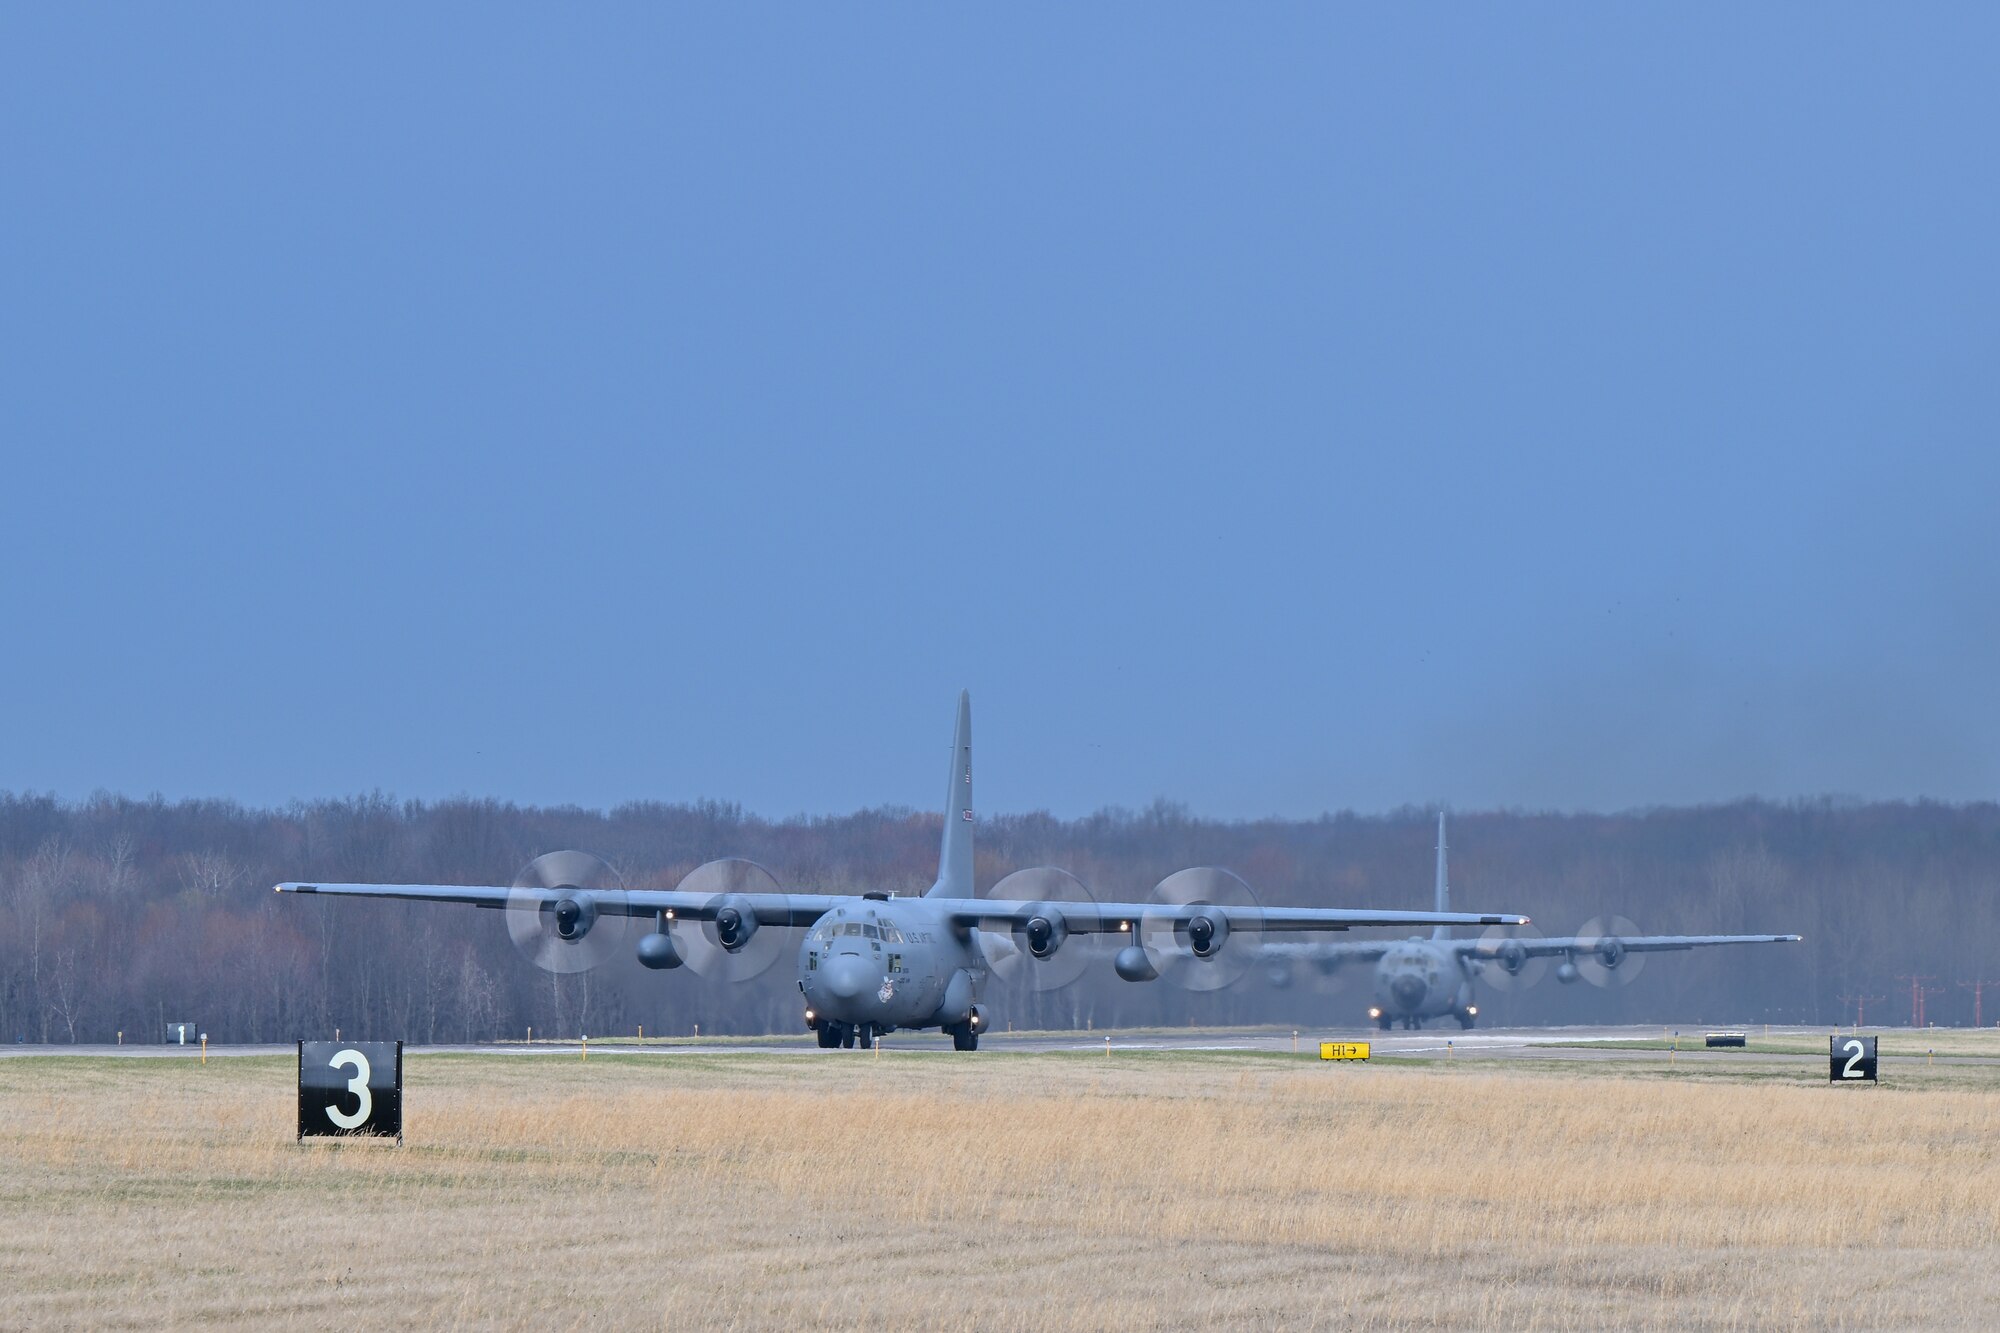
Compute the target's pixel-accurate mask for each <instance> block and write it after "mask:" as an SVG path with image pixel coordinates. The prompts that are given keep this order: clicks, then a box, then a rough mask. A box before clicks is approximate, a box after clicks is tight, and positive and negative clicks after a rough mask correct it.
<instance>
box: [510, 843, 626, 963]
mask: <svg viewBox="0 0 2000 1333" xmlns="http://www.w3.org/2000/svg"><path fill="white" fill-rule="evenodd" d="M512 887H513V891H512V892H510V893H509V894H508V895H507V934H508V935H509V936H510V937H511V938H512V939H513V941H514V947H515V948H517V949H519V950H520V951H521V956H522V957H524V958H526V959H527V960H528V961H529V962H531V963H533V964H534V965H535V966H536V967H539V968H541V969H542V970H543V971H546V972H587V971H589V970H590V969H591V968H593V967H596V966H597V965H598V964H599V963H602V962H604V961H606V960H607V959H609V958H610V957H611V955H613V954H614V953H617V952H618V950H619V948H620V946H622V945H623V944H624V943H625V941H626V940H627V939H628V938H630V935H631V919H630V918H629V917H627V916H626V915H625V914H624V910H625V885H624V882H623V881H622V880H620V879H619V878H618V872H617V871H615V870H613V869H612V868H611V867H610V865H608V864H607V863H606V862H605V861H604V859H603V858H602V857H597V856H592V855H591V854H590V853H589V852H549V853H546V854H545V855H542V856H538V857H536V858H535V859H534V860H532V861H530V862H528V864H527V865H525V866H523V867H522V868H521V873H520V874H518V875H516V876H514V883H513V886H512ZM550 890H553V891H554V892H553V893H551V892H549V891H550Z"/></svg>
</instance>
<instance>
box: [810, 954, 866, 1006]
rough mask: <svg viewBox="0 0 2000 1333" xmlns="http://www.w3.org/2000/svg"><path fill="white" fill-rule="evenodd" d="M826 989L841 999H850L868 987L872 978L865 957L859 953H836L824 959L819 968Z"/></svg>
mask: <svg viewBox="0 0 2000 1333" xmlns="http://www.w3.org/2000/svg"><path fill="white" fill-rule="evenodd" d="M821 970H822V972H823V974H824V975H823V981H824V984H825V986H826V988H827V990H829V991H831V992H832V993H833V994H835V995H837V996H839V997H840V998H841V999H843V1000H851V999H854V998H855V997H856V996H858V995H860V994H861V993H862V992H864V991H866V990H868V989H869V986H870V983H871V982H872V981H873V978H872V977H871V976H870V972H871V970H872V969H870V968H869V966H868V962H867V960H866V959H864V958H862V957H861V956H860V955H859V954H851V953H843V954H837V955H835V956H834V957H832V958H829V959H827V960H826V966H825V967H824V968H823V969H821Z"/></svg>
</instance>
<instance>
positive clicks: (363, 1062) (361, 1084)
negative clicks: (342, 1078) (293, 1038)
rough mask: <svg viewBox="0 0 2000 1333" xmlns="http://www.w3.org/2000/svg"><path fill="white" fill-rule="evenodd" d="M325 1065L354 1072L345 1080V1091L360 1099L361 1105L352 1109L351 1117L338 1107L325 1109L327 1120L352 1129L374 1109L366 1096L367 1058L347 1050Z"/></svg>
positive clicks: (371, 1101)
mask: <svg viewBox="0 0 2000 1333" xmlns="http://www.w3.org/2000/svg"><path fill="white" fill-rule="evenodd" d="M327 1063H328V1064H330V1065H331V1066H332V1067H333V1068H335V1069H338V1068H340V1067H341V1066H342V1065H347V1066H350V1067H351V1068H352V1069H353V1070H354V1077H353V1078H351V1079H349V1080H347V1090H348V1091H349V1092H351V1093H353V1094H354V1095H355V1096H356V1097H359V1098H360V1099H361V1105H359V1106H357V1107H355V1108H354V1114H353V1115H345V1114H343V1113H342V1112H341V1109H340V1108H339V1107H338V1106H329V1107H327V1108H326V1116H327V1119H329V1120H331V1121H333V1123H334V1124H336V1125H338V1126H340V1128H342V1129H353V1128H354V1127H355V1126H356V1125H359V1124H360V1123H361V1122H362V1121H364V1120H366V1119H367V1118H368V1113H369V1112H370V1111H373V1110H374V1109H375V1102H374V1099H373V1098H371V1097H370V1096H369V1095H368V1057H367V1056H365V1055H363V1054H362V1053H361V1052H359V1051H357V1050H354V1049H352V1048H349V1049H347V1050H344V1051H340V1052H338V1053H337V1054H335V1055H334V1057H333V1059H332V1060H330V1061H328V1062H327Z"/></svg>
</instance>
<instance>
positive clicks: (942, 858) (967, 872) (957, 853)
mask: <svg viewBox="0 0 2000 1333" xmlns="http://www.w3.org/2000/svg"><path fill="white" fill-rule="evenodd" d="M945 782H946V786H945V793H944V841H943V844H942V845H941V846H940V847H939V848H938V877H937V883H935V884H933V885H931V889H930V892H929V893H928V894H926V895H925V896H926V897H929V898H970V897H972V896H973V894H972V695H971V693H970V692H969V691H964V690H961V691H960V692H959V696H958V727H957V729H956V730H955V731H954V732H953V734H952V740H951V771H950V773H949V774H948V775H947V776H946V779H945Z"/></svg>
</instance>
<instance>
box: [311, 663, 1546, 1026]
mask: <svg viewBox="0 0 2000 1333" xmlns="http://www.w3.org/2000/svg"><path fill="white" fill-rule="evenodd" d="M947 782H948V784H949V785H948V786H947V788H946V791H945V807H944V815H945V819H944V840H943V846H942V848H941V849H940V851H939V854H938V876H937V882H936V883H935V884H933V885H932V886H931V888H930V890H929V891H928V892H927V893H925V894H924V895H923V896H922V897H920V898H906V897H898V896H896V895H893V894H889V893H862V894H816V893H785V892H778V891H776V889H777V883H776V881H775V880H773V879H771V878H770V875H769V872H767V871H765V870H763V868H762V867H760V866H757V865H755V864H754V863H752V862H749V861H740V860H728V861H712V862H709V863H708V864H707V865H705V866H702V867H699V868H698V869H696V870H695V871H693V872H692V873H691V874H689V875H688V877H687V878H686V879H684V880H682V881H681V884H680V887H679V888H676V889H672V890H652V889H638V890H632V891H629V892H628V891H627V890H625V889H624V888H623V887H622V885H621V884H620V883H619V882H618V878H617V875H616V873H615V872H613V871H612V870H611V868H610V867H609V866H607V865H605V864H604V863H603V862H602V861H599V860H598V859H597V858H595V857H592V856H588V855H586V854H583V853H578V852H553V853H550V854H548V855H545V856H541V857H538V858H536V860H535V861H534V862H533V863H531V864H530V865H529V867H528V868H527V870H525V871H524V872H523V873H522V875H521V877H520V878H519V879H518V880H517V881H516V882H515V883H514V884H513V885H511V886H505V887H501V886H476V885H475V886H468V885H457V884H329V883H325V882H310V883H308V882H299V881H290V882H287V883H283V884H280V885H278V886H277V889H278V892H279V893H297V894H317V895H320V896H322V897H326V896H335V897H350V898H389V899H402V900H408V901H414V902H429V903H458V904H466V905H470V906H474V907H487V908H498V909H502V910H504V911H505V912H506V914H507V925H508V932H509V933H510V934H511V935H512V936H513V937H514V940H515V943H516V944H517V945H519V946H520V947H521V949H522V951H523V952H524V953H526V954H527V955H528V956H529V958H530V959H531V960H532V961H534V962H535V963H536V964H537V965H539V966H541V967H544V968H547V969H549V970H551V971H558V972H568V971H580V970H583V969H584V968H587V967H593V966H596V965H597V964H599V963H602V962H604V961H607V960H608V958H609V957H610V956H611V954H612V953H613V952H615V950H616V946H617V944H618V943H619V942H620V940H621V934H620V932H621V930H622V928H624V927H625V926H626V925H627V924H628V923H629V922H632V921H635V920H636V921H642V922H649V923H651V929H650V930H649V931H647V932H646V933H644V934H642V935H641V936H640V938H639V940H638V946H637V947H638V955H639V961H640V962H641V963H643V964H644V965H645V966H647V967H649V968H654V969H669V968H677V967H680V966H682V965H683V964H688V965H690V966H691V970H693V971H695V972H698V973H701V974H703V975H705V976H721V977H724V978H732V979H743V978H744V977H746V976H749V975H754V974H755V973H756V972H757V971H761V970H762V968H763V967H764V966H767V965H768V964H769V963H770V962H771V961H772V960H773V959H775V957H776V956H777V953H778V952H779V951H781V950H782V948H783V938H784V937H783V936H782V935H781V934H779V933H778V932H779V930H782V929H783V928H787V927H793V928H796V927H804V928H806V934H805V938H804V940H803V941H802V942H801V943H800V946H799V951H798V983H799V991H800V994H801V995H802V996H803V997H804V1005H805V1021H806V1026H807V1027H808V1028H810V1029H812V1030H813V1031H815V1032H817V1033H818V1035H819V1044H820V1045H821V1046H823V1047H829V1048H830V1047H849V1048H852V1047H855V1046H857V1045H859V1046H862V1047H866V1046H869V1045H871V1044H873V1040H874V1038H875V1037H877V1036H879V1035H880V1034H882V1033H885V1032H894V1031H896V1030H898V1029H919V1028H938V1029H940V1030H942V1031H943V1032H945V1033H947V1034H949V1035H950V1036H951V1038H952V1045H953V1046H954V1047H955V1048H956V1049H958V1050H961V1051H971V1050H977V1049H978V1047H979V1035H980V1033H981V1032H982V1031H984V1030H985V1029H986V1027H987V1026H988V1022H989V1020H988V1018H987V1015H986V1012H985V1010H984V1009H983V1008H982V1007H981V1005H980V1002H979V1001H980V995H981V992H982V991H983V989H984V987H985V984H986V981H987V978H988V975H989V973H990V971H991V970H992V969H993V968H994V967H996V966H1008V965H1017V964H1019V963H1020V962H1022V961H1024V960H1023V955H1025V956H1026V958H1027V959H1032V960H1034V965H1035V966H1036V968H1037V969H1038V970H1047V972H1048V975H1049V976H1050V977H1053V978H1058V979H1073V978H1074V976H1075V971H1074V970H1072V969H1071V968H1069V967H1068V966H1067V962H1066V960H1067V959H1068V958H1069V956H1070V955H1072V954H1075V953H1076V952H1077V951H1078V945H1077V944H1071V945H1069V946H1068V953H1066V954H1065V955H1064V959H1065V961H1064V962H1058V957H1057V956H1058V953H1059V951H1062V950H1064V946H1065V942H1066V941H1068V940H1069V939H1070V937H1071V936H1073V935H1074V936H1080V937H1083V938H1084V939H1085V940H1088V939H1089V938H1090V937H1093V936H1096V935H1108V934H1112V933H1124V934H1126V935H1128V937H1129V940H1130V942H1129V943H1128V944H1127V945H1126V946H1125V947H1124V948H1123V949H1121V950H1119V951H1118V954H1117V957H1116V959H1115V966H1116V968H1117V970H1118V973H1119V975H1120V976H1123V977H1125V978H1127V979H1128V980H1134V981H1139V980H1150V979H1152V978H1154V977H1156V976H1159V975H1162V974H1163V973H1168V972H1174V973H1176V974H1182V973H1186V974H1191V975H1189V976H1188V981H1187V984H1189V985H1191V986H1193V987H1194V988H1197V989H1205V988H1208V984H1207V983H1211V982H1212V980H1213V978H1215V977H1217V976H1228V975H1230V974H1229V973H1228V972H1227V971H1226V970H1219V969H1218V965H1217V958H1218V955H1219V954H1220V953H1221V951H1222V949H1223V945H1224V943H1225V942H1226V941H1227V940H1228V939H1229V938H1230V936H1231V935H1238V936H1243V937H1245V940H1246V941H1247V947H1245V946H1242V945H1239V948H1238V949H1237V950H1236V951H1235V952H1236V953H1238V954H1240V955H1242V956H1243V957H1244V966H1247V965H1248V959H1249V957H1250V956H1252V955H1254V953H1255V946H1256V943H1257V941H1258V940H1259V939H1261V937H1262V936H1263V934H1264V933H1266V932H1270V931H1321V930H1346V929H1348V928H1349V927H1352V926H1404V925H1433V924H1436V925H1439V926H1440V927H1442V926H1446V925H1453V924H1457V925H1502V924H1526V922H1527V918H1526V917H1522V916H1505V915H1493V914H1478V913H1463V912H1447V911H1442V910H1440V911H1436V912H1386V911H1375V910H1372V909H1354V910H1348V909H1342V908H1323V907H1321V908H1315V907H1269V908H1267V907H1263V906H1261V905H1260V904H1258V903H1256V902H1255V900H1254V898H1253V897H1251V896H1250V895H1249V894H1248V891H1247V887H1246V886H1244V885H1243V884H1242V881H1240V880H1237V879H1236V878H1235V877H1234V876H1231V875H1229V874H1228V873H1227V872H1225V871H1214V870H1206V869H1205V870H1199V871H1182V872H1180V874H1179V875H1176V876H1173V877H1170V878H1169V879H1168V880H1167V881H1164V882H1163V883H1162V885H1161V889H1160V890H1156V891H1155V895H1154V898H1155V900H1154V901H1150V902H1138V903H1101V902H1095V901H1092V900H1090V899H1089V897H1088V892H1087V891H1086V890H1084V889H1083V886H1082V885H1080V884H1077V883H1076V881H1075V880H1074V879H1071V878H1070V877H1069V876H1068V875H1066V874H1065V873H1064V872H1061V871H1055V870H1049V869H1048V868H1043V871H1042V872H1034V871H1023V872H1020V873H1019V875H1017V876H1010V877H1009V878H1008V881H1003V883H1002V884H1001V885H1000V886H997V887H998V888H1000V889H1006V888H1008V886H1009V884H1010V883H1011V884H1013V885H1015V886H1017V887H1016V889H1015V891H1016V892H1017V893H1018V892H1019V888H1018V886H1019V885H1021V884H1023V883H1025V884H1027V885H1029V886H1031V887H1032V888H1036V889H1041V888H1046V887H1048V886H1050V885H1061V884H1067V885H1068V886H1070V887H1071V889H1072V890H1073V891H1074V892H1076V893H1078V894H1081V895H1082V896H1081V897H1080V898H1069V897H1056V896H1054V895H1047V896H1037V897H1036V899H1035V900H1034V901H1018V900H1012V899H1009V898H1007V897H1006V896H1004V894H1003V895H1002V896H996V897H987V898H978V897H975V896H973V882H972V822H973V821H972V704H971V700H970V697H969V696H968V695H964V694H961V695H960V696H959V701H958V726H957V730H956V732H955V734H954V736H953V739H952V746H951V766H950V771H949V773H948V775H947ZM765 886H768V887H765ZM1162 890H1164V892H1162ZM1232 893H1233V894H1234V895H1235V899H1236V900H1235V901H1227V902H1218V901H1216V900H1215V899H1217V898H1222V897H1228V896H1230V895H1231V894H1232ZM607 942H608V947H607ZM1079 942H1080V943H1081V941H1079ZM1057 984H1060V981H1058V982H1057Z"/></svg>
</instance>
